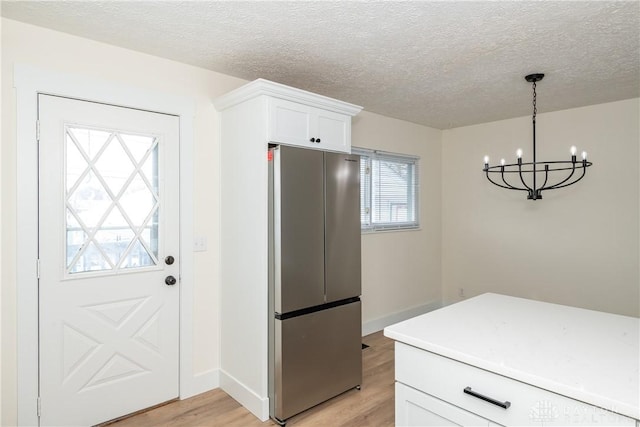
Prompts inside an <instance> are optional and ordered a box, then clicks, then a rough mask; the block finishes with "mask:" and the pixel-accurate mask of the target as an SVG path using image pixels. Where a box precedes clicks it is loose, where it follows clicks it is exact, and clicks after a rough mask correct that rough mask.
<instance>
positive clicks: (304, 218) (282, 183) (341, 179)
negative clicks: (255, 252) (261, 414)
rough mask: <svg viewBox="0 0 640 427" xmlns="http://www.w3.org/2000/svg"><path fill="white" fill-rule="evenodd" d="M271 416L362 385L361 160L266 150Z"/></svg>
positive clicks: (284, 415) (296, 410) (278, 418)
mask: <svg viewBox="0 0 640 427" xmlns="http://www.w3.org/2000/svg"><path fill="white" fill-rule="evenodd" d="M269 246H270V247H269V265H270V268H269V305H270V307H269V308H270V310H269V316H270V319H269V413H270V416H271V418H273V419H275V420H276V421H277V422H279V423H280V424H281V425H283V424H284V422H285V421H286V420H287V419H288V418H290V417H292V416H294V415H296V414H298V413H300V412H302V411H304V410H306V409H308V408H310V407H312V406H315V405H317V404H319V403H321V402H323V401H325V400H328V399H330V398H332V397H334V396H337V395H338V394H340V393H342V392H344V391H347V390H349V389H351V388H354V387H355V388H359V387H360V384H361V382H362V347H361V332H362V326H361V303H360V290H361V284H360V282H361V261H360V259H361V258H360V254H361V252H360V159H359V156H357V155H351V154H339V153H329V152H322V151H317V150H310V149H303V148H295V147H287V146H276V147H272V148H270V150H269Z"/></svg>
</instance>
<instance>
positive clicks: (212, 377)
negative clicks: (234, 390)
mask: <svg viewBox="0 0 640 427" xmlns="http://www.w3.org/2000/svg"><path fill="white" fill-rule="evenodd" d="M218 387H220V370H219V369H209V370H208V371H204V372H200V373H199V374H195V375H194V376H192V377H191V378H190V380H189V381H188V386H187V387H185V390H180V400H184V399H188V398H190V397H193V396H195V395H197V394H200V393H204V392H205V391H210V390H213V389H214V388H218Z"/></svg>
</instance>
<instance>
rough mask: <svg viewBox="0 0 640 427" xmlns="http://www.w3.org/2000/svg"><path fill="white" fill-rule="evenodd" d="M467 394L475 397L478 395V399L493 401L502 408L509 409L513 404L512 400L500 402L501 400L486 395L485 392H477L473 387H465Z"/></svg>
mask: <svg viewBox="0 0 640 427" xmlns="http://www.w3.org/2000/svg"><path fill="white" fill-rule="evenodd" d="M463 391H464V392H465V393H466V394H470V395H471V396H473V397H477V398H478V399H482V400H484V401H485V402H489V403H492V404H494V405H496V406H499V407H501V408H504V409H507V408H508V407H509V406H511V402H509V401H508V400H505V401H504V402H500V401H499V400H496V399H493V398H491V397H488V396H485V395H483V394H480V393H478V392H475V391H473V390H471V387H465V389H464V390H463Z"/></svg>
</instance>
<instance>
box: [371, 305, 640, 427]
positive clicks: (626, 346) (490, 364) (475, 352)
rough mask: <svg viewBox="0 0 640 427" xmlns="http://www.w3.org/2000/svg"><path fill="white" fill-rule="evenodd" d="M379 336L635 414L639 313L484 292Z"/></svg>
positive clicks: (638, 414)
mask: <svg viewBox="0 0 640 427" xmlns="http://www.w3.org/2000/svg"><path fill="white" fill-rule="evenodd" d="M384 334H385V336H387V337H389V338H392V339H394V340H396V341H400V342H403V343H405V344H409V345H412V346H414V347H418V348H420V349H423V350H427V351H430V352H433V353H436V354H439V355H442V356H445V357H449V358H451V359H455V360H458V361H460V362H464V363H467V364H469V365H473V366H476V367H479V368H482V369H485V370H487V371H491V372H495V373H497V374H500V375H503V376H506V377H510V378H513V379H516V380H519V381H522V382H525V383H527V384H531V385H534V386H537V387H540V388H543V389H545V390H548V391H552V392H555V393H558V394H561V395H564V396H567V397H570V398H573V399H576V400H580V401H583V402H586V403H589V404H591V405H595V406H598V407H601V408H604V409H607V410H610V411H613V412H617V413H619V414H622V415H626V416H628V417H631V418H635V419H640V319H638V318H635V317H628V316H620V315H616V314H610V313H603V312H599V311H592V310H585V309H581V308H575V307H568V306H564V305H557V304H550V303H545V302H539V301H532V300H527V299H522V298H515V297H509V296H505V295H498V294H483V295H480V296H477V297H474V298H471V299H468V300H465V301H462V302H459V303H456V304H453V305H450V306H447V307H444V308H441V309H439V310H435V311H432V312H430V313H427V314H423V315H421V316H418V317H414V318H413V319H409V320H406V321H404V322H401V323H397V324H395V325H392V326H389V327H387V328H385V330H384Z"/></svg>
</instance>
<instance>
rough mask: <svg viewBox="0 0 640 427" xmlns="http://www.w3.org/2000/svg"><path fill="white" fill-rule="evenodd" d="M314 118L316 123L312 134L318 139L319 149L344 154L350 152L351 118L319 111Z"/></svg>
mask: <svg viewBox="0 0 640 427" xmlns="http://www.w3.org/2000/svg"><path fill="white" fill-rule="evenodd" d="M314 118H315V120H316V123H317V130H316V131H315V132H314V134H315V137H316V138H320V143H319V144H318V145H319V146H320V148H322V149H324V150H332V151H346V152H349V151H350V150H351V117H349V116H345V115H344V114H337V113H333V112H331V111H322V110H319V111H318V112H317V114H315V115H314Z"/></svg>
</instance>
